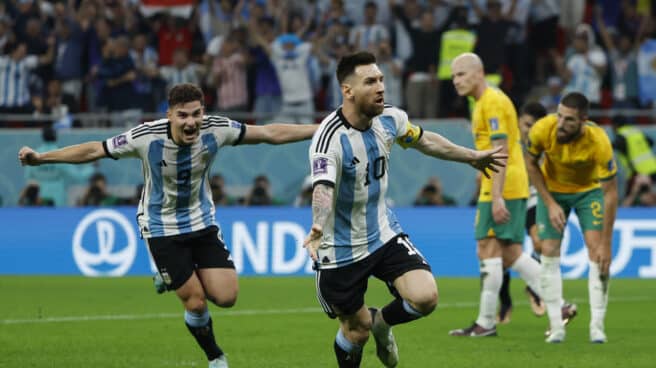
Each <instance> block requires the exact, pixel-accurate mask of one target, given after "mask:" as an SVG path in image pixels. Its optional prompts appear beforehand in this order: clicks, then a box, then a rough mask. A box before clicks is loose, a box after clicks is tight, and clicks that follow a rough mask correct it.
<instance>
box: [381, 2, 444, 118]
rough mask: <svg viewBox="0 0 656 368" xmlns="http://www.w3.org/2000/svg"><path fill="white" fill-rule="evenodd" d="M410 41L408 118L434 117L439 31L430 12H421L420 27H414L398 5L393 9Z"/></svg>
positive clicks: (407, 86)
mask: <svg viewBox="0 0 656 368" xmlns="http://www.w3.org/2000/svg"><path fill="white" fill-rule="evenodd" d="M392 12H393V14H394V17H395V18H397V19H399V20H400V21H401V22H402V24H403V26H404V28H405V30H406V32H408V34H409V36H410V40H411V42H412V50H413V52H412V56H411V57H410V59H409V60H408V62H407V68H406V69H407V72H408V73H409V76H408V79H407V81H406V90H405V101H406V105H407V109H408V114H409V115H410V117H411V118H436V117H437V114H438V112H439V111H438V106H439V103H438V102H439V80H438V79H437V62H438V55H439V52H437V51H436V50H439V48H440V39H441V37H442V31H441V30H439V29H437V28H435V20H434V18H433V12H432V11H431V10H430V9H423V10H422V11H421V13H420V22H419V26H417V27H415V26H413V22H412V19H410V18H408V17H407V16H406V13H405V12H404V11H403V9H402V8H401V6H400V5H395V6H394V7H393V8H392Z"/></svg>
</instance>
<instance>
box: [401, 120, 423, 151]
mask: <svg viewBox="0 0 656 368" xmlns="http://www.w3.org/2000/svg"><path fill="white" fill-rule="evenodd" d="M423 134H424V129H422V128H421V127H420V126H417V125H414V124H412V123H411V122H409V121H408V122H407V123H406V131H405V134H404V135H402V136H400V137H398V138H396V143H398V144H399V145H400V146H401V147H403V148H408V147H411V146H413V145H414V144H415V143H417V142H418V141H419V139H420V138H421V136H422V135H423Z"/></svg>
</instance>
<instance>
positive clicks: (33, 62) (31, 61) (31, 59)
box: [23, 55, 39, 69]
mask: <svg viewBox="0 0 656 368" xmlns="http://www.w3.org/2000/svg"><path fill="white" fill-rule="evenodd" d="M23 60H25V66H26V67H27V68H28V69H34V68H36V67H37V66H39V57H38V56H36V55H28V56H26V57H25V59H23Z"/></svg>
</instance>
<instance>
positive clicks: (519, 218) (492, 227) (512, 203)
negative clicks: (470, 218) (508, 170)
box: [474, 199, 526, 244]
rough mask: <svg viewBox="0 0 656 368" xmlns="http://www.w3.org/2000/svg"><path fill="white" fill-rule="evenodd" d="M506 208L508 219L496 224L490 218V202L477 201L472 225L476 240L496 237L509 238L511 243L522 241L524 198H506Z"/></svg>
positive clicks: (524, 217) (524, 218)
mask: <svg viewBox="0 0 656 368" xmlns="http://www.w3.org/2000/svg"><path fill="white" fill-rule="evenodd" d="M506 208H507V209H508V212H510V221H508V222H506V223H505V224H497V223H495V222H494V219H493V218H492V202H478V204H477V205H476V221H475V225H474V226H475V229H476V230H475V235H476V240H481V239H485V238H497V239H501V240H509V241H511V242H512V243H513V244H515V243H520V244H521V243H523V242H524V225H525V223H526V199H509V200H506Z"/></svg>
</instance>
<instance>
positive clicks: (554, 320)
mask: <svg viewBox="0 0 656 368" xmlns="http://www.w3.org/2000/svg"><path fill="white" fill-rule="evenodd" d="M540 276H541V277H540V284H541V286H542V289H541V290H542V295H541V296H542V300H543V301H544V303H545V304H546V306H547V315H548V316H549V322H550V325H551V330H554V329H561V328H562V327H563V316H562V312H561V310H560V307H561V304H562V295H563V280H562V279H561V276H560V257H547V256H545V255H542V272H541V274H540Z"/></svg>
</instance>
